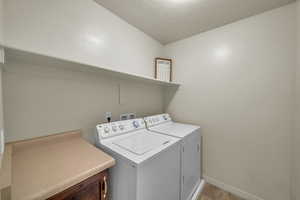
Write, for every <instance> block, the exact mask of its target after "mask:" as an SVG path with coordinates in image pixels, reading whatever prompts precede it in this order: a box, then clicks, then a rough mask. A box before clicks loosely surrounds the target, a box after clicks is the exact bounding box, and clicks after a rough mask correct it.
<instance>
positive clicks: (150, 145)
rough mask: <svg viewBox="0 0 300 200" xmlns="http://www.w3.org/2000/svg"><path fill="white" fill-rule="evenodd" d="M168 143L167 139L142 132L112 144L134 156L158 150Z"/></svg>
mask: <svg viewBox="0 0 300 200" xmlns="http://www.w3.org/2000/svg"><path fill="white" fill-rule="evenodd" d="M169 142H170V139H169V138H165V137H161V136H159V135H154V134H149V133H146V132H143V133H140V134H135V135H132V136H128V137H126V138H123V139H119V140H117V141H114V142H113V144H116V145H118V146H120V147H122V148H123V149H126V150H128V151H130V152H132V153H134V154H137V155H143V154H145V153H146V152H149V151H152V150H154V149H155V148H158V147H160V146H162V145H165V144H167V143H169Z"/></svg>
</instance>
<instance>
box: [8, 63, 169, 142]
mask: <svg viewBox="0 0 300 200" xmlns="http://www.w3.org/2000/svg"><path fill="white" fill-rule="evenodd" d="M20 63H21V64H20ZM119 84H120V86H121V92H120V93H121V96H120V102H121V104H119V87H118V85H119ZM3 88H4V105H5V107H4V116H5V126H6V133H7V140H8V141H15V140H21V139H27V138H32V137H37V136H43V135H47V134H50V133H58V132H63V131H67V130H73V129H83V131H84V134H85V137H86V138H88V139H89V140H90V141H92V142H93V139H94V138H93V137H94V135H95V133H94V131H95V126H96V124H97V123H101V122H105V118H104V114H105V112H106V111H111V112H112V113H113V120H118V117H119V114H120V113H124V112H125V113H126V112H135V113H137V115H138V116H139V117H140V116H144V115H148V114H155V113H161V112H162V110H163V94H162V92H163V90H162V88H161V86H158V85H152V84H146V83H142V82H139V81H129V80H122V79H120V78H117V77H113V76H111V75H107V74H105V73H102V72H99V73H97V72H89V71H82V70H80V69H77V67H75V66H74V67H72V68H67V67H63V66H51V65H49V66H48V63H45V64H44V65H38V64H34V65H33V64H30V63H29V64H26V63H25V62H24V61H18V60H16V59H14V61H13V62H10V61H8V63H6V64H5V68H4V72H3Z"/></svg>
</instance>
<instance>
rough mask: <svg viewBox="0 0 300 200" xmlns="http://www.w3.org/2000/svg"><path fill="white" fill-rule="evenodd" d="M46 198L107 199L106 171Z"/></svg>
mask: <svg viewBox="0 0 300 200" xmlns="http://www.w3.org/2000/svg"><path fill="white" fill-rule="evenodd" d="M47 200H108V173H107V171H104V172H101V173H99V174H97V175H95V176H92V177H90V178H88V179H86V180H84V181H83V182H81V183H79V184H77V185H75V186H73V187H71V188H69V189H67V190H65V191H63V192H61V193H59V194H57V195H55V196H53V197H50V198H49V199H47Z"/></svg>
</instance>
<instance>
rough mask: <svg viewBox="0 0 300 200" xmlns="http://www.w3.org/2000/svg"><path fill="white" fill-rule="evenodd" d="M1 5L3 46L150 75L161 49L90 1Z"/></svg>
mask: <svg viewBox="0 0 300 200" xmlns="http://www.w3.org/2000/svg"><path fill="white" fill-rule="evenodd" d="M2 1H4V10H5V13H4V28H5V29H4V35H5V45H7V46H10V47H14V48H17V49H21V50H26V51H30V52H36V53H39V54H42V55H48V56H53V57H58V58H63V59H67V60H72V61H77V62H80V63H87V64H90V65H95V66H100V67H105V68H109V69H113V70H118V71H122V72H127V73H135V74H139V75H146V76H150V77H153V76H154V67H153V60H154V58H155V57H157V56H160V55H161V50H162V45H161V44H160V43H159V42H157V41H155V40H154V39H152V38H151V37H149V36H148V35H146V34H145V33H143V32H141V31H140V30H138V29H136V28H135V27H133V26H131V25H129V24H128V23H127V22H125V21H124V20H123V19H121V18H119V17H117V16H116V15H114V14H113V13H111V12H110V11H108V10H107V9H105V8H103V7H101V6H100V5H98V4H97V3H96V2H95V1H94V0H51V1H40V0H26V1H20V0H2ZM20 33H22V34H20Z"/></svg>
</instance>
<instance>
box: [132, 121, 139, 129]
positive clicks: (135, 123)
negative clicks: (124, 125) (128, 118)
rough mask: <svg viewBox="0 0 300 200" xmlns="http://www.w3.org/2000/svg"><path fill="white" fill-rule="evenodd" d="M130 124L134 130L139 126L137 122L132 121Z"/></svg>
mask: <svg viewBox="0 0 300 200" xmlns="http://www.w3.org/2000/svg"><path fill="white" fill-rule="evenodd" d="M132 124H133V127H134V128H138V127H139V126H140V125H139V122H138V121H133V122H132Z"/></svg>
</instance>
